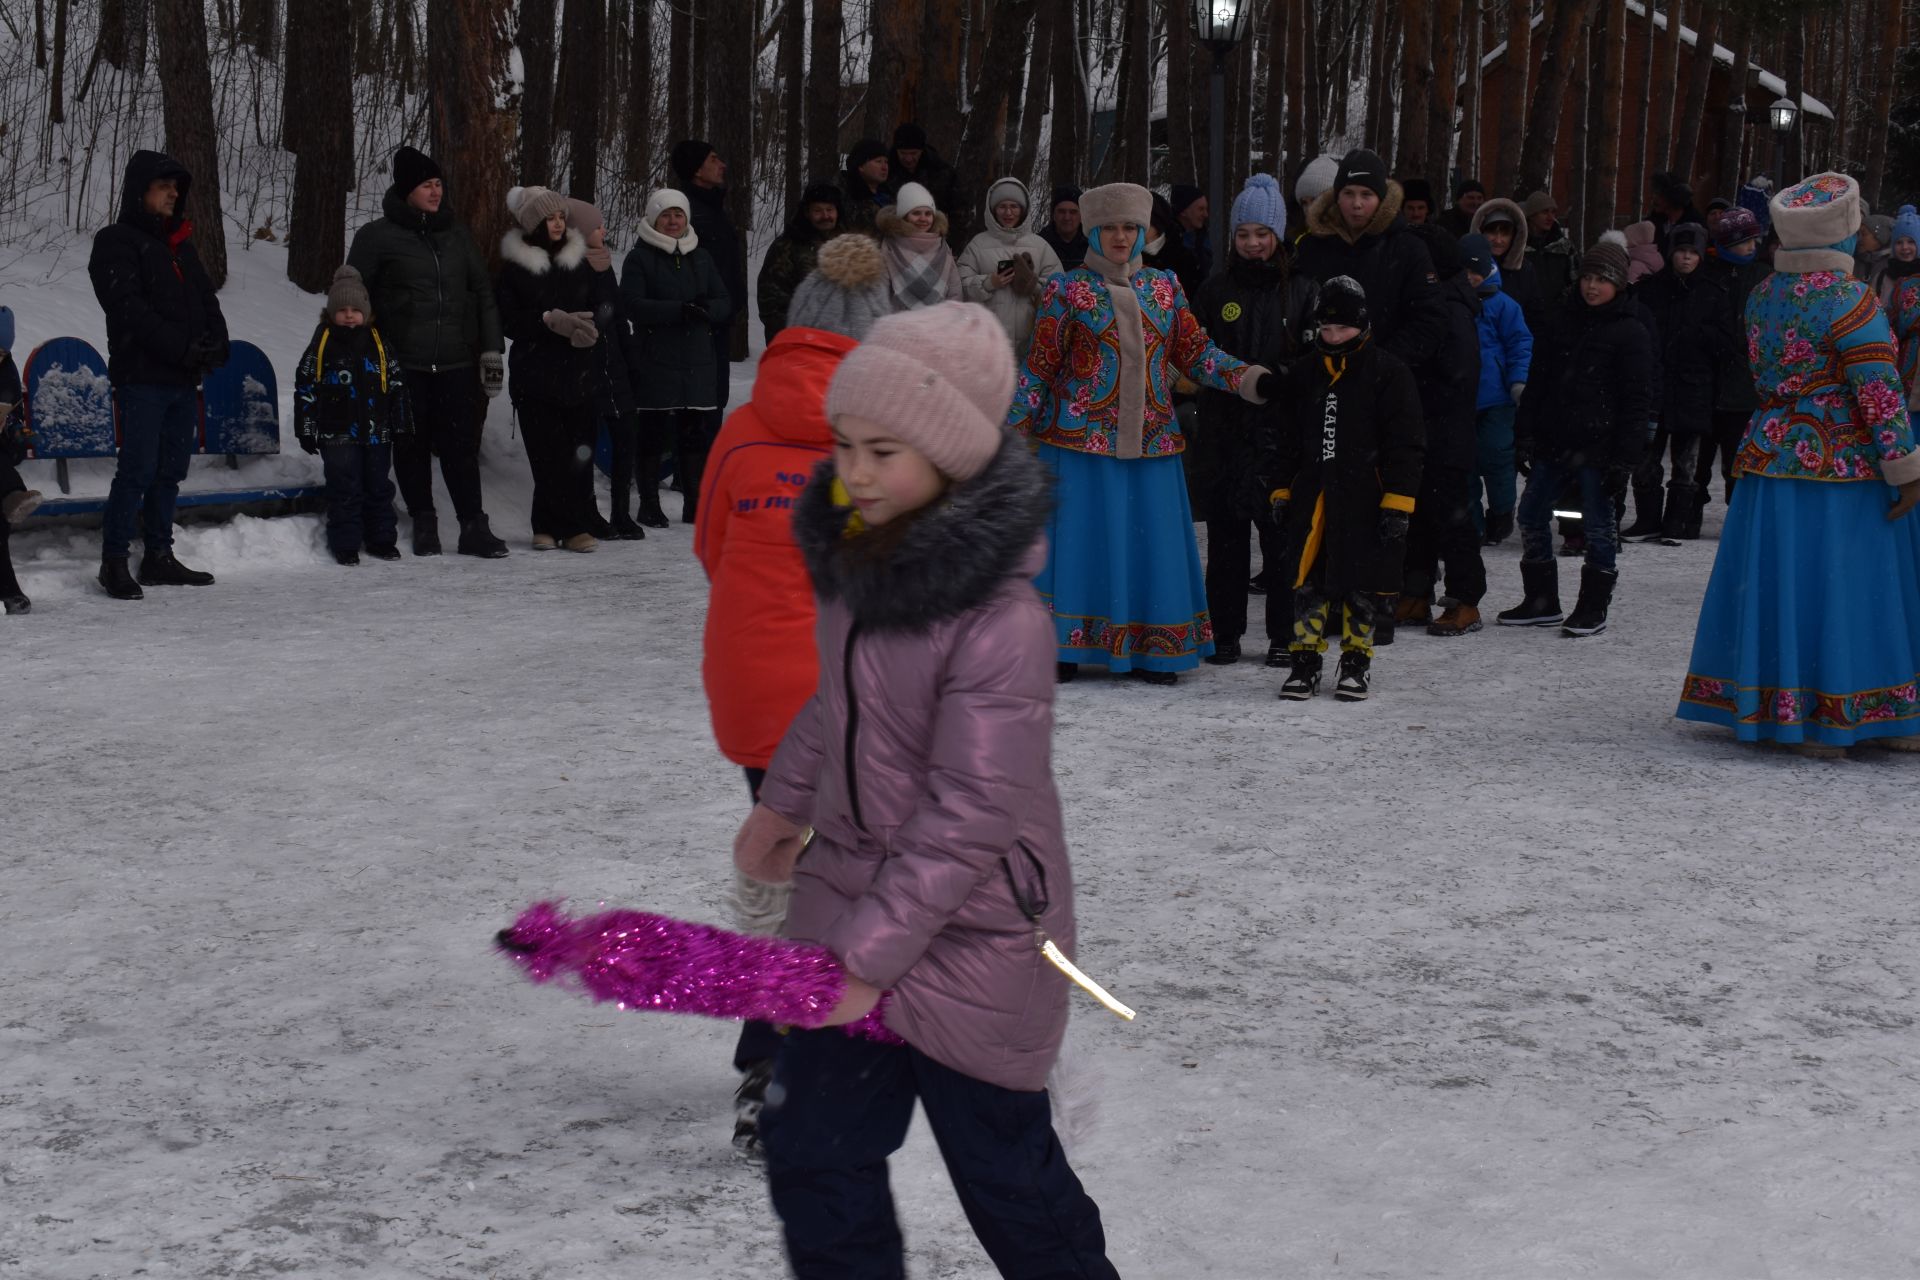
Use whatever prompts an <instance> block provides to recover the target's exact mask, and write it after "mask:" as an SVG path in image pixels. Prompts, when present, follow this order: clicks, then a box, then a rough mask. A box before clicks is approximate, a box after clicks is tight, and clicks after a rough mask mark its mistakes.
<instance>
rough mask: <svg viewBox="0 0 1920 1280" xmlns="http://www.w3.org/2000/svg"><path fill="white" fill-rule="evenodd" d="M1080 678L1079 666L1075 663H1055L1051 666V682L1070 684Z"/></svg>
mask: <svg viewBox="0 0 1920 1280" xmlns="http://www.w3.org/2000/svg"><path fill="white" fill-rule="evenodd" d="M1079 678H1080V664H1079V663H1077V662H1056V663H1054V664H1053V682H1054V683H1055V684H1072V683H1073V682H1074V681H1075V680H1078V679H1079Z"/></svg>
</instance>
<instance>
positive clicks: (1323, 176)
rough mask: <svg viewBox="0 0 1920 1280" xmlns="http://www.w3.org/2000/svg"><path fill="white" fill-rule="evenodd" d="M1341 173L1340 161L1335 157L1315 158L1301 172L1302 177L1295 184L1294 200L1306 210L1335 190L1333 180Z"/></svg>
mask: <svg viewBox="0 0 1920 1280" xmlns="http://www.w3.org/2000/svg"><path fill="white" fill-rule="evenodd" d="M1339 172H1340V161H1339V160H1338V159H1337V158H1335V157H1333V156H1315V157H1314V158H1313V159H1312V160H1310V161H1308V162H1307V167H1306V168H1304V169H1302V170H1301V171H1300V177H1299V178H1298V179H1297V180H1296V181H1295V182H1294V184H1293V198H1294V199H1295V200H1297V201H1299V203H1300V207H1301V208H1303V209H1304V208H1306V207H1307V206H1308V205H1310V204H1312V203H1313V202H1314V201H1315V200H1318V199H1319V198H1320V197H1321V196H1323V195H1325V194H1326V193H1327V192H1329V191H1331V190H1333V179H1334V177H1335V175H1337V174H1338V173H1339Z"/></svg>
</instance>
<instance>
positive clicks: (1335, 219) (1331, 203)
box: [1307, 178, 1407, 244]
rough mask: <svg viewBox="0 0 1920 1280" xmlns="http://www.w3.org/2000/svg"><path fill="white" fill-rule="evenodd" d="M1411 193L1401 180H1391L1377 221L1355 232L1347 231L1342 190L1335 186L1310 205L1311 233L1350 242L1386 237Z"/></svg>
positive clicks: (1377, 215) (1375, 215) (1376, 216)
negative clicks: (1408, 194) (1341, 214)
mask: <svg viewBox="0 0 1920 1280" xmlns="http://www.w3.org/2000/svg"><path fill="white" fill-rule="evenodd" d="M1406 199H1407V193H1406V192H1405V191H1404V190H1402V189H1401V186H1400V184H1399V183H1398V182H1395V181H1394V180H1393V179H1392V178H1388V179H1387V194H1386V195H1384V196H1382V197H1381V198H1380V207H1379V208H1378V209H1375V210H1374V211H1373V220H1372V221H1370V222H1368V223H1367V225H1366V226H1365V227H1364V228H1362V229H1361V231H1360V234H1358V235H1355V234H1354V233H1352V232H1351V231H1348V230H1347V224H1346V220H1345V219H1343V218H1342V217H1341V216H1340V208H1339V204H1340V191H1339V189H1338V188H1335V189H1333V190H1330V191H1323V192H1321V193H1320V195H1319V196H1318V197H1317V198H1316V199H1315V200H1314V202H1313V203H1312V204H1311V205H1309V206H1308V207H1307V234H1308V235H1313V236H1338V237H1339V238H1340V239H1342V240H1345V241H1346V242H1347V243H1348V244H1358V243H1359V242H1360V241H1361V240H1363V239H1365V238H1366V237H1367V236H1383V235H1385V234H1386V233H1387V232H1389V231H1391V230H1393V228H1394V226H1395V224H1396V223H1397V222H1398V221H1399V218H1400V206H1401V205H1402V204H1404V203H1406Z"/></svg>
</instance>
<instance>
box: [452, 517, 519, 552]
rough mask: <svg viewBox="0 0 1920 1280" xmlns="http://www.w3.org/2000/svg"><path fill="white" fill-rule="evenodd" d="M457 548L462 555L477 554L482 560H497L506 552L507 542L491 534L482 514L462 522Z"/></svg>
mask: <svg viewBox="0 0 1920 1280" xmlns="http://www.w3.org/2000/svg"><path fill="white" fill-rule="evenodd" d="M457 549H458V550H459V552H460V554H461V555H463V556H478V557H479V558H480V559H482V560H498V559H500V557H502V556H504V555H506V554H507V544H506V543H504V542H502V541H500V539H498V538H496V537H494V536H493V530H492V529H491V528H489V527H488V525H487V518H486V516H484V515H478V516H475V517H474V518H473V519H471V520H467V521H464V522H462V524H461V525H460V545H459V547H458V548H457Z"/></svg>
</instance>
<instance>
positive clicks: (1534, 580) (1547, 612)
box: [1496, 560, 1566, 627]
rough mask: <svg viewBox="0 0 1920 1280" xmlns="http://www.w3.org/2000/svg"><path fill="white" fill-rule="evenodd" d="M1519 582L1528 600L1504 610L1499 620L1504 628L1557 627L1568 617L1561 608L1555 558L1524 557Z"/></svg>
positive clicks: (1558, 573)
mask: <svg viewBox="0 0 1920 1280" xmlns="http://www.w3.org/2000/svg"><path fill="white" fill-rule="evenodd" d="M1520 583H1521V586H1522V587H1523V588H1524V590H1525V591H1526V593H1527V597H1526V599H1524V600H1522V601H1521V602H1520V603H1519V604H1518V605H1515V606H1514V607H1513V608H1511V609H1502V610H1501V611H1500V614H1499V616H1498V618H1497V619H1496V621H1498V622H1499V624H1500V625H1501V626H1503V627H1554V626H1558V625H1560V622H1561V621H1562V620H1563V619H1564V618H1565V617H1566V615H1565V614H1564V613H1562V612H1561V611H1560V566H1559V564H1558V563H1557V562H1555V561H1552V560H1539V561H1535V560H1522V561H1521V562H1520Z"/></svg>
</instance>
